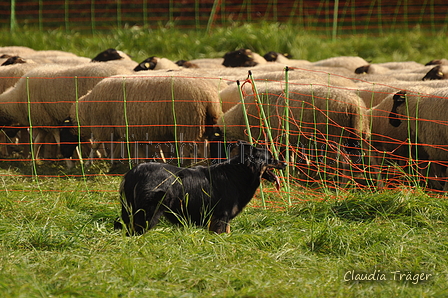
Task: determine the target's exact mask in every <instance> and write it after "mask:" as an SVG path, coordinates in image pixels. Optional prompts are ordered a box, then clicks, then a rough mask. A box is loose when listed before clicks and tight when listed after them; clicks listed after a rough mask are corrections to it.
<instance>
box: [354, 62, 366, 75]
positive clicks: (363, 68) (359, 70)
mask: <svg viewBox="0 0 448 298" xmlns="http://www.w3.org/2000/svg"><path fill="white" fill-rule="evenodd" d="M369 68H370V64H369V65H364V66H360V67H358V68H357V69H355V73H356V74H366V73H368V72H369Z"/></svg>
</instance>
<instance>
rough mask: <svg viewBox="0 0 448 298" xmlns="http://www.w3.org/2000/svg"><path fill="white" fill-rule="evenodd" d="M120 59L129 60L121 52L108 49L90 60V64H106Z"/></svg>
mask: <svg viewBox="0 0 448 298" xmlns="http://www.w3.org/2000/svg"><path fill="white" fill-rule="evenodd" d="M122 59H124V60H131V58H130V57H129V56H128V55H126V54H125V53H123V52H122V51H117V50H116V49H112V48H110V49H107V50H105V51H102V52H101V53H99V54H98V55H96V56H95V57H94V58H93V59H92V62H106V61H111V60H122Z"/></svg>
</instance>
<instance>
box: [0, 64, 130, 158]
mask: <svg viewBox="0 0 448 298" xmlns="http://www.w3.org/2000/svg"><path fill="white" fill-rule="evenodd" d="M9 67H13V65H11V66H9ZM129 73H132V72H131V71H129V70H127V69H125V68H120V67H117V66H114V65H105V64H85V65H80V66H76V67H69V68H67V67H64V66H61V65H47V66H40V67H37V68H34V69H32V70H30V71H29V72H27V73H26V74H24V75H23V76H22V77H21V78H20V79H19V80H18V81H17V83H16V85H15V86H14V87H11V88H9V89H8V90H6V91H5V92H3V93H2V94H1V95H0V103H1V105H0V118H1V119H4V121H8V122H9V123H20V124H21V125H24V126H30V127H33V130H34V132H35V133H36V132H37V134H36V135H37V137H36V139H35V140H34V142H35V144H34V145H35V146H34V151H35V153H36V154H35V156H36V157H38V156H39V150H40V147H41V146H40V144H41V143H42V140H43V139H45V136H46V135H47V134H48V132H50V133H51V134H52V135H53V137H54V139H55V141H56V143H59V132H58V130H57V129H55V128H56V127H57V126H58V125H59V124H60V123H61V122H62V121H64V119H65V118H66V117H67V116H68V115H69V111H70V107H71V106H72V104H73V102H75V101H76V100H77V98H79V97H81V96H82V95H84V94H86V93H87V92H88V91H89V90H91V89H92V88H93V87H94V86H95V85H96V84H97V83H98V82H99V81H101V80H102V79H103V78H105V77H108V76H111V75H115V74H129ZM75 77H76V79H75ZM28 101H29V103H28Z"/></svg>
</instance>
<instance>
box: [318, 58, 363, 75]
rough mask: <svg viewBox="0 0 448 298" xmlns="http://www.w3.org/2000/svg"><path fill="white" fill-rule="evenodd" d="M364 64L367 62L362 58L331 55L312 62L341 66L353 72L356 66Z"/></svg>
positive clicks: (321, 64)
mask: <svg viewBox="0 0 448 298" xmlns="http://www.w3.org/2000/svg"><path fill="white" fill-rule="evenodd" d="M366 64H369V63H368V62H367V61H366V60H364V59H363V58H361V57H353V56H340V57H331V58H327V59H323V60H319V61H316V62H314V63H312V65H313V66H325V67H343V68H346V69H348V70H350V71H352V72H354V71H355V69H357V68H358V67H360V66H364V65H366Z"/></svg>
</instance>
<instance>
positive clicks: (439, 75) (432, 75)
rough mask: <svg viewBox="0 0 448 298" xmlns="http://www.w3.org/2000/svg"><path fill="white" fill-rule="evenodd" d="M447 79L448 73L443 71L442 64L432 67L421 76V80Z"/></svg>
mask: <svg viewBox="0 0 448 298" xmlns="http://www.w3.org/2000/svg"><path fill="white" fill-rule="evenodd" d="M446 79H448V74H446V73H444V72H443V69H442V65H437V66H435V67H433V68H432V69H431V70H430V71H428V73H427V74H426V75H425V76H424V77H423V79H422V81H427V80H446Z"/></svg>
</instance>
